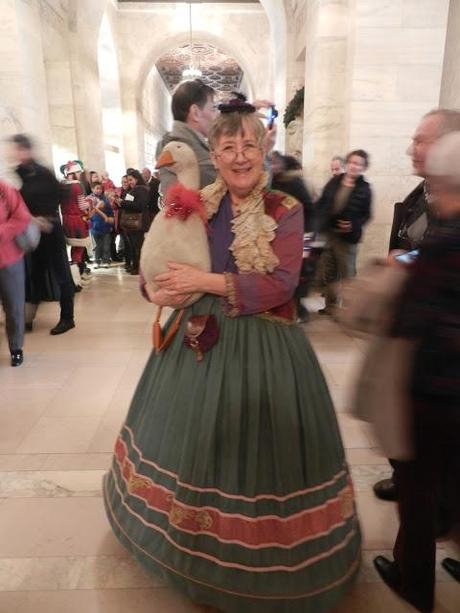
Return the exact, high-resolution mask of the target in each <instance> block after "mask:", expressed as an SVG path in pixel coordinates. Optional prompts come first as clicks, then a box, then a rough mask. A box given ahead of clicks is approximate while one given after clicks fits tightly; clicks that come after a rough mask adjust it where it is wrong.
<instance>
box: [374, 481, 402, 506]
mask: <svg viewBox="0 0 460 613" xmlns="http://www.w3.org/2000/svg"><path fill="white" fill-rule="evenodd" d="M373 490H374V494H375V495H376V496H377V498H380V500H387V501H390V502H395V501H396V500H397V499H398V497H397V495H396V485H395V483H394V481H393V479H382V480H381V481H377V483H376V484H375V485H374V487H373Z"/></svg>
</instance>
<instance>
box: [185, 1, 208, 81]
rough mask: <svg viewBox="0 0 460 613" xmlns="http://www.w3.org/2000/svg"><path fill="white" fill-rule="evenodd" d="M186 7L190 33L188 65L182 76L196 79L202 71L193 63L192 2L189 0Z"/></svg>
mask: <svg viewBox="0 0 460 613" xmlns="http://www.w3.org/2000/svg"><path fill="white" fill-rule="evenodd" d="M188 8H189V13H188V23H189V34H190V65H189V66H188V68H185V69H184V70H183V71H182V77H183V78H184V79H196V78H198V77H201V76H202V75H203V73H202V72H201V70H200V69H199V68H197V67H196V66H195V65H194V63H193V36H192V3H191V2H190V3H189V5H188Z"/></svg>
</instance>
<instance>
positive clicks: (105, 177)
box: [101, 170, 117, 194]
mask: <svg viewBox="0 0 460 613" xmlns="http://www.w3.org/2000/svg"><path fill="white" fill-rule="evenodd" d="M101 177H102V187H103V189H104V193H105V194H106V193H107V192H108V191H109V190H110V191H115V190H116V189H117V188H116V187H115V183H114V182H113V181H112V179H111V178H110V177H109V173H108V172H107V171H106V170H104V171H103V172H101Z"/></svg>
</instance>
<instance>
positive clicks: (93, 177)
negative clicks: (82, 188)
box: [89, 170, 101, 188]
mask: <svg viewBox="0 0 460 613" xmlns="http://www.w3.org/2000/svg"><path fill="white" fill-rule="evenodd" d="M100 182H101V177H100V176H99V173H98V172H97V171H96V170H90V172H89V184H90V185H91V188H92V187H93V184H94V183H100Z"/></svg>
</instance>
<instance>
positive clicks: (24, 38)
mask: <svg viewBox="0 0 460 613" xmlns="http://www.w3.org/2000/svg"><path fill="white" fill-rule="evenodd" d="M1 17H2V18H1V20H0V92H1V97H0V137H6V136H9V135H11V134H14V133H15V132H21V131H22V132H27V133H29V134H30V135H31V136H32V137H33V138H34V140H35V141H36V145H37V155H38V156H39V157H41V158H43V159H44V161H46V162H48V163H49V162H50V161H51V139H50V123H49V114H48V95H47V88H46V75H45V66H44V59H43V47H42V38H41V22H40V11H39V5H38V3H36V2H30V1H28V0H3V1H2V8H1ZM3 167H4V168H5V164H3Z"/></svg>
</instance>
